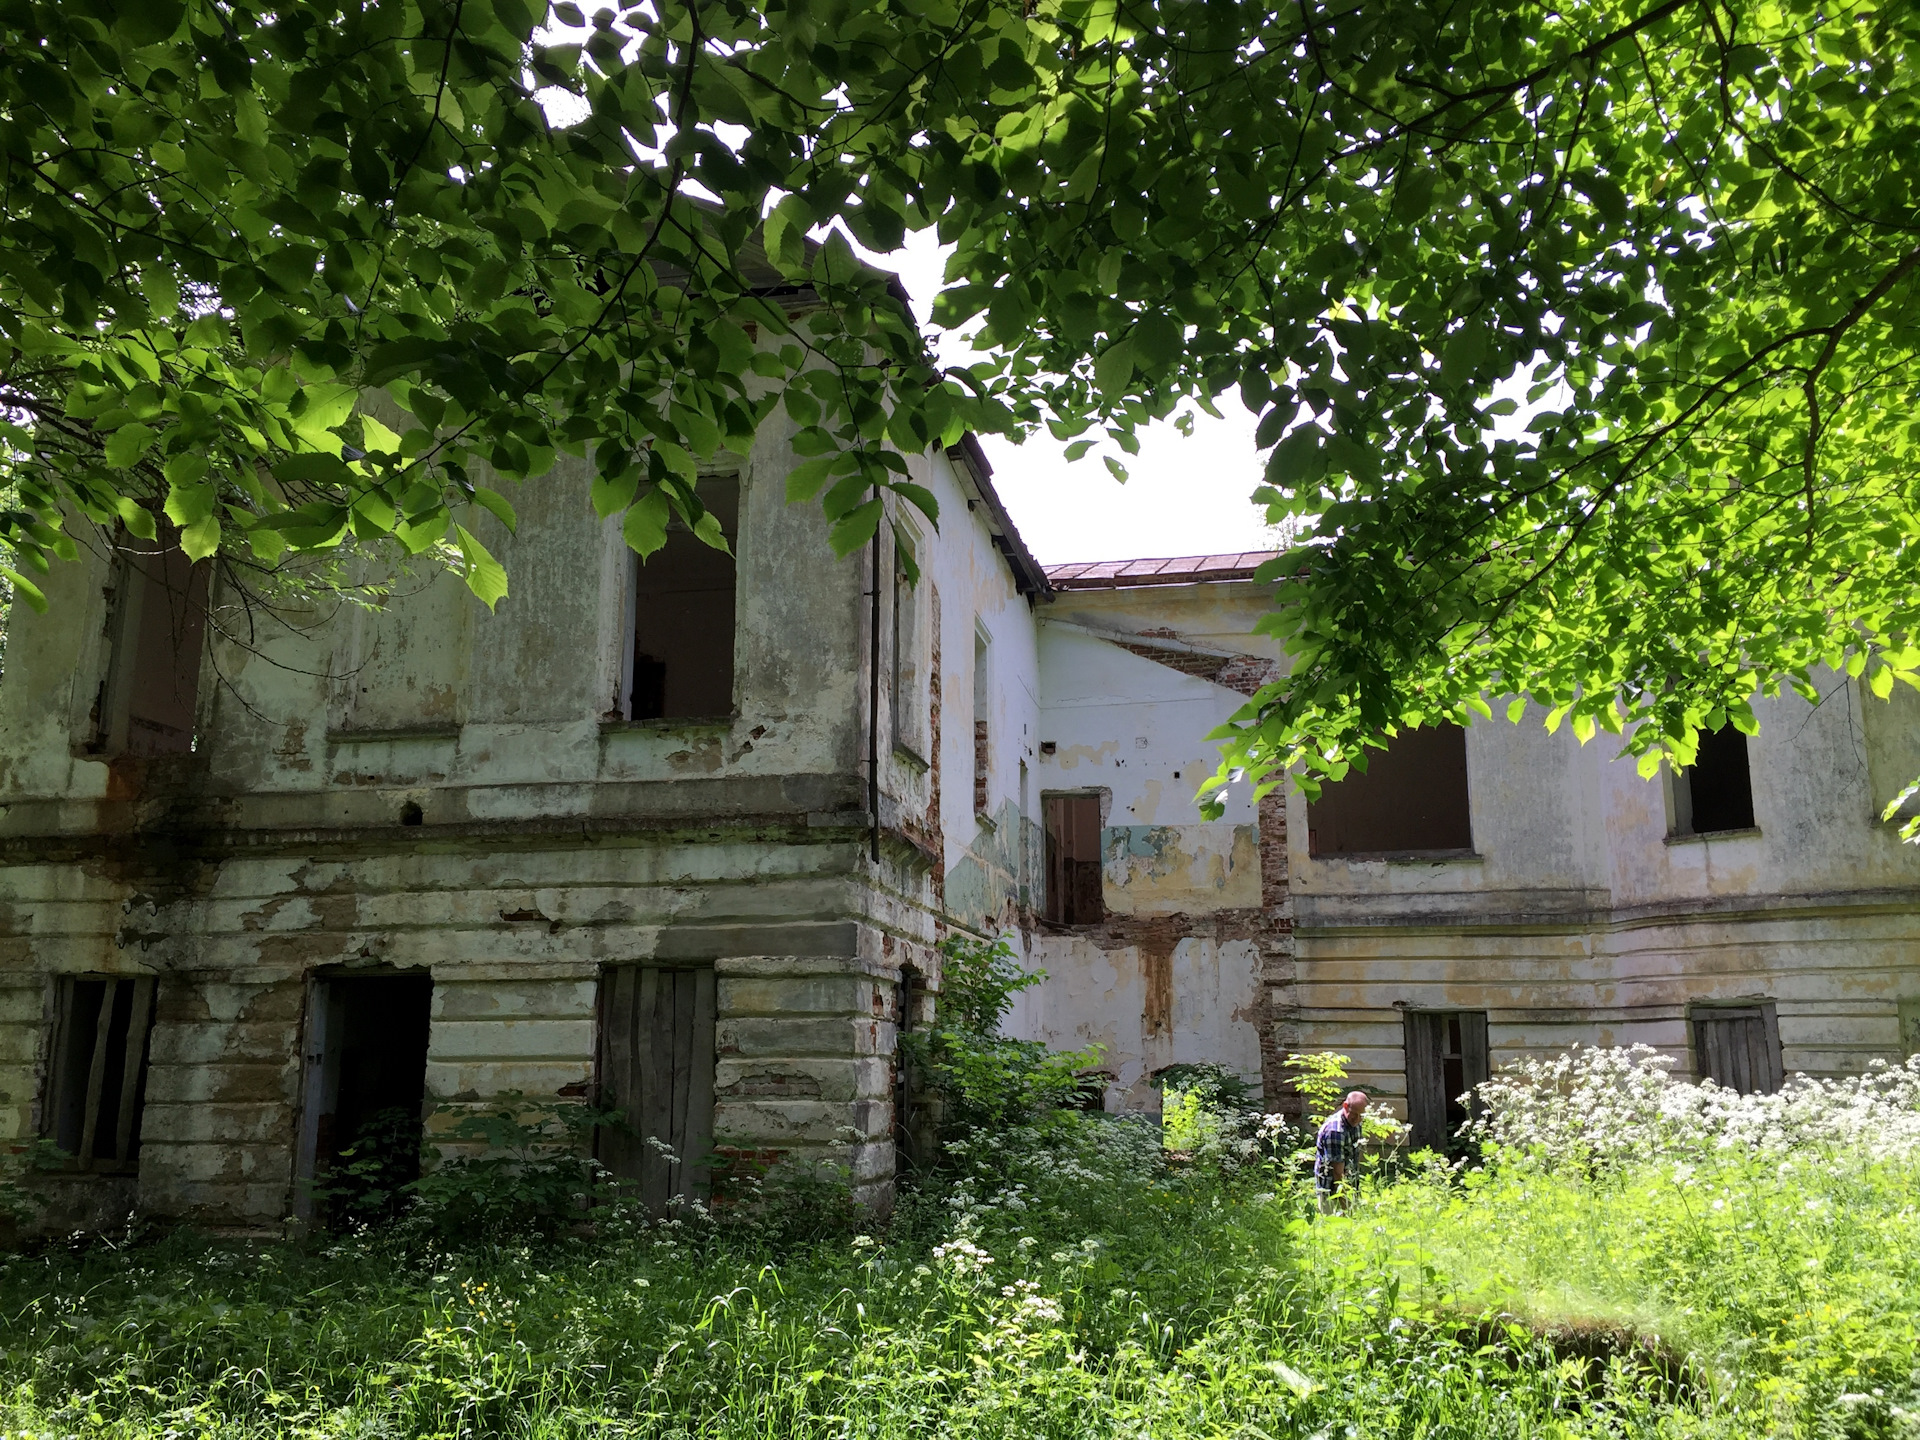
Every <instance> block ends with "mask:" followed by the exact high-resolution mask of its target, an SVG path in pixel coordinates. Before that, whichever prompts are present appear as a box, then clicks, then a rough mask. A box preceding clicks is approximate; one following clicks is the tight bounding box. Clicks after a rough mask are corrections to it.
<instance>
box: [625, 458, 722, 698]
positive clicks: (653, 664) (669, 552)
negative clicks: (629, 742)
mask: <svg viewBox="0 0 1920 1440" xmlns="http://www.w3.org/2000/svg"><path fill="white" fill-rule="evenodd" d="M700 500H701V503H702V504H704V505H705V506H706V507H707V510H708V512H709V513H710V514H712V515H713V516H714V518H715V519H717V520H718V521H719V523H720V530H721V533H722V534H723V535H724V536H725V537H726V540H727V546H728V548H727V549H726V550H716V549H715V548H714V547H713V546H711V545H709V544H707V543H706V542H705V541H704V540H702V539H701V538H700V537H699V536H698V535H695V534H694V533H693V532H692V531H691V530H689V529H687V527H686V526H685V525H683V524H681V523H680V522H679V521H675V522H674V523H673V524H672V525H670V526H668V527H667V543H666V544H665V545H664V546H662V547H661V548H660V549H659V550H658V551H656V552H655V553H654V554H652V555H650V556H648V557H647V559H646V560H645V561H644V562H640V561H639V560H638V558H637V557H636V561H635V564H634V569H633V574H634V583H633V591H632V594H633V627H632V632H631V633H632V637H633V643H632V647H631V649H630V651H629V653H628V656H627V661H626V666H625V676H624V679H623V682H622V687H621V688H622V692H623V693H622V709H623V713H624V714H625V715H626V717H627V718H628V719H629V720H713V719H720V718H722V717H724V716H728V715H731V714H732V713H733V629H734V587H735V579H736V576H735V567H734V559H733V554H732V547H733V544H734V540H735V538H736V537H737V535H738V533H739V523H738V522H739V513H740V487H739V484H738V482H737V481H732V480H724V481H710V482H707V483H705V484H702V485H701V487H700Z"/></svg>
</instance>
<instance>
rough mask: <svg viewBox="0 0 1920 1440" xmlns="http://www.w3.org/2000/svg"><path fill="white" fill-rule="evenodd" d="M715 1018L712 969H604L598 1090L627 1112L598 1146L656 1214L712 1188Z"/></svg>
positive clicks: (611, 1168)
mask: <svg viewBox="0 0 1920 1440" xmlns="http://www.w3.org/2000/svg"><path fill="white" fill-rule="evenodd" d="M714 1021H715V1010H714V976H713V971H712V970H711V969H705V968H702V969H694V970H670V969H666V968H664V967H662V966H658V965H615V966H611V967H609V968H608V969H606V970H603V971H602V972H601V974H600V1046H599V1055H598V1057H597V1060H598V1070H599V1091H600V1097H599V1098H600V1104H601V1106H602V1107H603V1108H604V1109H608V1110H615V1111H618V1112H619V1116H620V1118H619V1121H618V1123H611V1124H606V1125H602V1126H600V1127H599V1128H598V1129H596V1131H595V1132H594V1154H595V1157H596V1158H597V1159H598V1160H599V1161H600V1163H601V1164H602V1165H604V1166H606V1167H607V1171H608V1174H609V1175H610V1176H611V1177H612V1179H613V1180H614V1181H615V1182H616V1183H617V1184H619V1185H621V1186H622V1187H623V1188H624V1189H626V1190H627V1191H629V1192H630V1193H632V1194H633V1195H635V1196H636V1197H637V1198H638V1199H639V1200H640V1202H641V1203H642V1204H643V1205H644V1206H645V1207H646V1208H647V1209H648V1210H649V1211H651V1212H652V1213H654V1214H662V1213H665V1212H666V1211H668V1210H669V1209H671V1208H672V1207H673V1206H674V1205H675V1204H676V1203H677V1204H685V1203H687V1202H690V1201H693V1200H702V1199H705V1198H706V1196H707V1195H708V1194H709V1192H710V1191H711V1188H712V1186H711V1171H712V1162H713V1154H712V1152H713V1075H714Z"/></svg>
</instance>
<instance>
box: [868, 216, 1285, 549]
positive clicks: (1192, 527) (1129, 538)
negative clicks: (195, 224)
mask: <svg viewBox="0 0 1920 1440" xmlns="http://www.w3.org/2000/svg"><path fill="white" fill-rule="evenodd" d="M867 258H869V259H871V260H872V261H873V262H874V263H875V264H876V265H880V266H882V267H884V268H886V269H888V270H892V271H894V272H895V273H896V274H898V275H899V276H900V279H901V281H902V283H904V284H905V286H906V287H907V293H908V294H909V295H910V296H912V298H913V309H914V315H915V318H917V319H918V320H919V321H920V323H921V326H922V327H923V328H924V329H925V330H926V332H927V334H928V336H929V338H931V339H933V340H934V341H935V342H936V344H937V345H938V347H939V351H940V356H941V358H942V359H943V360H945V361H946V362H947V363H949V364H955V363H964V362H965V361H966V359H967V358H968V356H969V355H970V354H971V351H970V349H969V347H968V346H967V344H966V342H965V340H964V339H963V338H961V337H960V336H958V335H953V334H942V333H940V332H937V331H936V330H935V329H934V327H933V325H932V323H931V321H930V319H929V315H930V312H931V310H932V306H933V297H934V296H935V295H937V294H938V293H939V292H940V276H941V271H942V269H943V267H944V265H945V263H946V257H945V255H944V254H943V253H942V252H941V250H940V248H939V245H938V242H937V240H936V239H935V238H934V235H933V232H931V231H922V232H920V233H918V234H915V235H910V236H908V237H907V244H906V245H905V246H904V247H903V248H902V249H900V250H897V251H895V252H893V253H892V254H890V255H869V256H868V257H867ZM1217 403H1218V404H1219V406H1220V410H1221V413H1222V414H1223V415H1224V416H1225V417H1226V418H1225V419H1223V420H1215V419H1212V418H1210V417H1209V416H1207V415H1205V414H1201V413H1196V414H1195V416H1194V427H1193V438H1192V439H1187V438H1185V437H1183V436H1182V435H1181V434H1180V432H1179V431H1177V430H1175V429H1174V428H1173V424H1172V422H1171V421H1168V422H1166V423H1163V424H1159V425H1155V426H1153V427H1152V428H1151V429H1149V430H1146V431H1143V432H1142V433H1141V436H1140V453H1139V454H1138V455H1136V456H1133V457H1132V458H1131V459H1129V458H1128V457H1126V456H1124V455H1120V454H1119V452H1118V450H1112V451H1111V453H1113V454H1114V455H1116V456H1117V457H1118V458H1119V459H1120V460H1121V461H1122V462H1123V463H1125V465H1126V467H1127V472H1128V479H1127V483H1126V484H1124V485H1121V484H1119V483H1117V482H1116V481H1115V480H1114V478H1113V476H1112V475H1110V474H1109V473H1108V472H1107V467H1106V465H1105V464H1103V463H1102V462H1101V459H1100V455H1101V452H1100V450H1098V449H1095V450H1094V451H1093V452H1092V453H1090V454H1088V455H1087V456H1086V457H1085V458H1084V459H1082V460H1080V461H1078V462H1074V463H1069V462H1068V460H1067V458H1066V454H1065V451H1066V448H1067V447H1066V446H1065V444H1063V443H1061V442H1059V441H1056V440H1055V439H1054V438H1053V437H1052V436H1051V435H1048V434H1047V433H1046V432H1045V431H1042V432H1041V433H1040V434H1038V435H1035V436H1034V437H1033V438H1031V439H1030V440H1028V441H1027V442H1026V443H1025V444H1024V445H1015V444H1013V443H1011V442H1010V441H1008V440H1005V439H1002V438H999V437H996V436H983V437H982V438H981V441H980V443H981V446H982V447H983V448H984V449H985V450H986V452H987V457H988V458H989V459H990V460H992V462H993V484H994V488H995V489H996V490H998V491H999V492H1000V498H1001V499H1002V500H1004V501H1005V502H1006V505H1007V509H1008V510H1010V511H1011V512H1012V513H1013V520H1014V523H1015V524H1016V525H1018V526H1019V527H1020V534H1021V537H1022V538H1023V539H1025V540H1026V542H1027V548H1028V549H1030V550H1032V551H1033V553H1034V556H1035V558H1037V559H1038V560H1039V561H1040V562H1041V563H1042V564H1044V565H1063V564H1066V563H1068V562H1070V561H1075V560H1140V559H1146V558H1149V557H1158V556H1165V555H1213V554H1219V553H1221V552H1223V551H1231V550H1261V549H1267V548H1269V547H1271V546H1272V545H1273V544H1274V540H1273V537H1272V535H1271V534H1270V533H1269V532H1268V530H1267V526H1266V513H1265V510H1264V509H1263V508H1262V507H1260V506H1257V505H1255V504H1254V503H1253V502H1252V501H1251V500H1250V499H1249V498H1248V497H1249V496H1251V495H1252V493H1253V489H1254V487H1255V486H1256V485H1258V484H1259V483H1260V476H1261V469H1262V461H1261V459H1260V457H1259V455H1258V453H1257V452H1256V451H1255V449H1254V444H1253V430H1254V425H1255V418H1254V417H1253V416H1252V415H1250V414H1248V413H1247V411H1246V410H1245V409H1244V408H1243V407H1242V406H1241V404H1240V401H1239V399H1238V398H1237V396H1236V395H1234V394H1231V393H1230V394H1228V395H1225V396H1222V397H1221V399H1220V401H1219V402H1217Z"/></svg>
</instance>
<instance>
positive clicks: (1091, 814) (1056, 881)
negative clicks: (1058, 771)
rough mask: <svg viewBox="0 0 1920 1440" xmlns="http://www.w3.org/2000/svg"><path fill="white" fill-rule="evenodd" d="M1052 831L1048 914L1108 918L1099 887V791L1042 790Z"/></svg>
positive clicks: (1065, 920) (1061, 920)
mask: <svg viewBox="0 0 1920 1440" xmlns="http://www.w3.org/2000/svg"><path fill="white" fill-rule="evenodd" d="M1040 807H1041V811H1042V816H1043V819H1044V821H1045V825H1046V832H1047V894H1046V903H1047V919H1049V920H1051V921H1052V922H1053V923H1054V924H1056V925H1096V924H1098V923H1099V922H1100V921H1101V920H1103V919H1105V918H1106V902H1105V900H1104V899H1103V897H1102V896H1101V893H1100V797H1099V796H1098V795H1042V796H1041V797H1040Z"/></svg>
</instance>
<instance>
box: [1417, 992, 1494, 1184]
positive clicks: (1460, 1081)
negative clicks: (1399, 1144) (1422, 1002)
mask: <svg viewBox="0 0 1920 1440" xmlns="http://www.w3.org/2000/svg"><path fill="white" fill-rule="evenodd" d="M1406 1045H1407V1123H1408V1124H1409V1125H1411V1126H1412V1127H1413V1137H1412V1138H1413V1148H1414V1149H1416V1150H1445V1149H1447V1148H1449V1147H1450V1146H1452V1145H1454V1144H1455V1143H1457V1137H1458V1136H1459V1133H1460V1127H1461V1126H1462V1125H1464V1124H1466V1123H1467V1121H1468V1120H1469V1119H1470V1118H1472V1113H1473V1110H1472V1104H1471V1102H1470V1100H1469V1099H1468V1098H1467V1097H1468V1095H1469V1092H1471V1091H1472V1090H1473V1088H1474V1087H1475V1086H1476V1085H1480V1084H1482V1083H1483V1082H1485V1081H1486V1080H1487V1079H1488V1078H1489V1077H1490V1075H1491V1073H1492V1072H1491V1070H1490V1069H1489V1065H1488V1056H1487V1012H1486V1011H1484V1010H1412V1011H1409V1012H1407V1017H1406Z"/></svg>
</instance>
